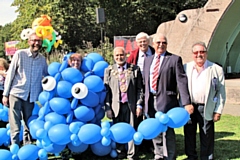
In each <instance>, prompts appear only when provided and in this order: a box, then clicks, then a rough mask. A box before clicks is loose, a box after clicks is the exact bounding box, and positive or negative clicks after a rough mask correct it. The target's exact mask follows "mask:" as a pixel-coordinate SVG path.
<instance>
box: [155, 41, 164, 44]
mask: <svg viewBox="0 0 240 160" xmlns="http://www.w3.org/2000/svg"><path fill="white" fill-rule="evenodd" d="M156 43H157V44H161V43H162V44H167V42H166V41H163V42H161V41H158V42H156Z"/></svg>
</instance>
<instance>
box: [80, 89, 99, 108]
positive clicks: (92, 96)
mask: <svg viewBox="0 0 240 160" xmlns="http://www.w3.org/2000/svg"><path fill="white" fill-rule="evenodd" d="M80 102H81V103H82V104H84V105H85V106H88V107H96V106H97V105H98V103H99V97H98V95H97V94H96V93H95V92H93V91H90V90H89V91H88V94H87V96H86V97H84V98H83V99H80Z"/></svg>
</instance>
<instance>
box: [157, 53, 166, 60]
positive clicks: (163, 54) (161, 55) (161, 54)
mask: <svg viewBox="0 0 240 160" xmlns="http://www.w3.org/2000/svg"><path fill="white" fill-rule="evenodd" d="M165 54H166V52H164V53H163V54H161V55H160V58H161V57H162V56H163V57H164V56H165ZM158 56H159V54H154V59H156V58H157V57H158Z"/></svg>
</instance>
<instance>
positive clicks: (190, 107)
mask: <svg viewBox="0 0 240 160" xmlns="http://www.w3.org/2000/svg"><path fill="white" fill-rule="evenodd" d="M184 108H185V109H186V110H187V112H188V113H189V114H192V113H193V111H194V107H193V105H191V104H188V105H185V107H184Z"/></svg>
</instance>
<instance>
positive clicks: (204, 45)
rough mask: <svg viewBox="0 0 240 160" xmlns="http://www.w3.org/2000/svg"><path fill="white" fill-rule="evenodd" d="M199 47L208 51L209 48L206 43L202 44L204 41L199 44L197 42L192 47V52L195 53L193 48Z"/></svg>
mask: <svg viewBox="0 0 240 160" xmlns="http://www.w3.org/2000/svg"><path fill="white" fill-rule="evenodd" d="M197 45H199V46H203V47H204V48H205V50H206V51H207V46H206V44H205V43H204V42H202V41H199V42H195V43H194V44H193V45H192V52H193V48H194V47H195V46H197Z"/></svg>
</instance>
